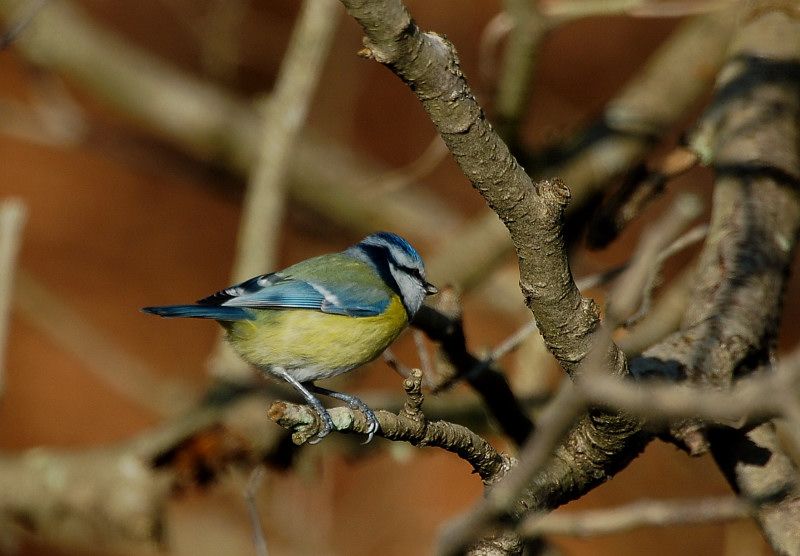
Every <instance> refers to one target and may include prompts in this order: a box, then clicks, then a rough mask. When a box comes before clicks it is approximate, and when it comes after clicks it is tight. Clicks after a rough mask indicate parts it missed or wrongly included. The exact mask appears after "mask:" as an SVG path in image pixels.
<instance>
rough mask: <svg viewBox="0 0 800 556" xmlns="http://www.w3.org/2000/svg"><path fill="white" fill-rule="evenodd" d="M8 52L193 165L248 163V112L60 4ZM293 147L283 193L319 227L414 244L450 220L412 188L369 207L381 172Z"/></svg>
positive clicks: (3, 8)
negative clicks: (321, 220)
mask: <svg viewBox="0 0 800 556" xmlns="http://www.w3.org/2000/svg"><path fill="white" fill-rule="evenodd" d="M23 3H24V0H0V14H2V15H3V16H4V17H9V15H10V14H12V13H13V11H14V10H15V9H16V8H17V7H18V6H20V5H22V4H23ZM16 46H17V48H18V51H19V52H20V53H21V54H23V55H24V56H25V57H26V58H27V59H28V60H30V62H31V63H33V64H35V65H37V66H39V67H44V68H48V69H51V70H53V71H58V72H61V73H63V74H64V75H66V76H67V77H69V78H70V80H71V81H72V82H73V83H75V84H76V85H78V86H81V87H83V88H84V89H85V90H87V91H88V92H90V93H91V94H93V95H94V96H96V97H97V98H99V99H100V100H101V101H103V102H105V103H107V104H108V105H110V106H112V107H114V108H116V109H117V110H119V111H121V112H122V113H123V114H126V115H127V116H129V117H130V118H132V119H133V120H135V121H137V122H139V123H140V124H142V125H143V126H144V127H145V128H148V129H151V130H153V131H154V132H156V133H158V134H159V135H161V136H162V137H164V138H165V139H167V140H169V141H171V142H172V143H174V144H175V145H177V146H178V147H179V148H181V149H183V150H185V151H187V152H189V153H190V154H192V155H193V156H196V157H198V158H201V159H203V160H208V161H213V162H216V163H220V164H224V165H225V166H227V167H229V168H231V169H232V170H234V171H237V172H239V173H247V172H248V171H249V169H250V168H251V167H252V165H253V164H254V162H255V159H256V152H257V149H258V143H259V140H260V135H259V133H260V130H261V126H260V116H259V114H258V113H257V111H256V110H255V109H254V108H253V107H251V106H250V105H248V104H247V103H245V102H243V101H241V100H239V99H237V98H235V97H233V96H232V95H230V94H229V93H227V92H225V91H224V90H222V89H219V88H217V87H216V86H214V85H212V84H211V83H208V82H204V81H201V80H198V79H196V78H194V77H192V76H190V75H188V74H186V73H184V72H181V71H180V70H178V69H177V68H175V67H173V66H171V65H169V64H168V63H166V62H164V61H162V60H160V59H158V58H157V57H155V56H153V55H151V54H149V53H147V52H145V51H144V50H142V49H139V48H137V47H135V46H133V45H132V44H130V43H129V42H127V41H125V40H124V39H123V38H122V37H120V36H119V35H116V34H114V33H113V32H111V31H108V30H106V29H103V28H101V27H99V26H98V25H96V24H94V23H93V22H92V21H91V20H90V19H89V18H88V17H87V16H86V15H85V14H84V13H83V12H82V11H81V9H80V8H79V7H78V6H77V5H75V4H74V3H71V2H70V1H69V0H59V1H58V2H52V3H50V4H49V5H48V6H47V7H46V9H43V10H42V11H41V12H40V13H39V14H38V15H37V17H36V18H35V19H34V20H33V21H32V22H31V24H30V29H29V32H27V33H25V34H24V36H22V37H20V40H19V41H17V43H16ZM296 147H297V148H296V150H295V152H294V153H293V154H292V157H291V160H290V162H291V164H290V168H289V172H290V178H291V187H290V191H289V193H290V195H291V196H292V198H293V199H295V200H296V201H298V202H300V203H302V204H304V205H306V206H308V207H310V208H312V209H314V210H315V211H317V212H318V213H319V214H321V215H324V216H325V217H326V218H329V219H331V220H333V221H335V222H338V223H341V224H343V225H346V226H348V227H350V228H353V229H355V230H357V231H359V232H371V231H375V230H376V229H392V230H396V231H398V232H400V233H402V234H403V235H405V236H407V237H409V238H410V239H412V240H419V241H421V242H423V243H424V242H430V240H431V239H432V238H436V237H439V236H440V235H441V234H442V233H443V232H447V231H448V230H452V229H453V228H454V227H455V225H456V223H457V222H458V221H459V218H458V216H457V215H455V214H454V213H453V211H452V210H450V209H449V208H448V207H447V206H446V205H445V204H444V203H442V202H440V201H439V200H438V199H436V198H434V197H433V196H432V195H430V194H428V193H427V192H426V191H424V190H423V189H422V188H419V187H414V188H406V189H404V190H403V191H400V192H397V193H396V194H388V195H387V196H386V198H385V199H384V200H383V202H381V203H375V202H374V200H372V199H369V196H368V195H365V194H364V192H365V185H366V184H369V182H370V180H371V179H373V178H374V176H376V175H380V174H382V173H384V172H385V169H382V168H379V167H378V166H377V165H375V164H374V163H372V162H370V161H368V160H366V159H364V158H363V157H358V156H356V155H354V154H353V153H352V152H350V151H349V150H347V149H343V148H341V147H337V146H334V145H332V144H331V143H330V142H326V141H324V140H322V139H320V138H319V137H318V136H315V135H314V134H313V133H311V132H305V133H304V134H303V136H302V140H301V141H299V142H297V144H296Z"/></svg>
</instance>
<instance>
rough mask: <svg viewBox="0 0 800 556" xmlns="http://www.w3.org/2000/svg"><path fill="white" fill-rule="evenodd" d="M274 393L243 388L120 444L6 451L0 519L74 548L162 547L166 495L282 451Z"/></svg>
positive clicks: (0, 467) (0, 465)
mask: <svg viewBox="0 0 800 556" xmlns="http://www.w3.org/2000/svg"><path fill="white" fill-rule="evenodd" d="M266 403H267V400H266V398H265V397H264V396H263V394H261V393H260V392H258V391H254V390H239V391H237V392H231V393H229V394H228V395H226V396H225V397H224V398H217V401H215V402H211V401H206V402H205V403H204V404H202V405H200V406H198V407H196V408H195V409H193V410H191V411H189V412H187V413H185V414H183V415H181V416H179V417H176V418H174V419H172V420H170V421H169V422H167V423H165V424H164V425H162V426H160V427H158V428H156V429H154V430H152V431H150V432H147V433H144V434H142V435H140V436H138V437H136V438H135V439H133V440H131V441H128V442H124V443H122V444H118V445H116V446H109V447H101V448H92V449H88V450H84V451H79V452H74V451H70V452H64V451H56V450H49V449H45V448H34V449H31V450H27V451H25V452H22V453H20V454H16V455H1V456H0V523H2V525H4V526H6V528H7V529H6V530H8V531H13V532H18V533H24V534H26V535H34V536H36V537H37V538H38V539H40V540H42V541H45V542H49V543H52V544H55V545H58V546H63V547H65V548H69V549H72V550H74V549H76V548H79V547H80V548H82V549H92V550H101V551H106V550H111V549H115V550H119V549H126V550H130V549H131V548H132V547H137V548H141V547H142V545H144V546H149V547H151V548H153V547H160V548H162V549H163V547H164V542H165V539H166V533H167V531H168V529H167V524H166V517H167V516H166V509H167V504H166V502H167V499H168V497H169V496H170V495H173V494H174V493H175V492H177V491H179V490H180V489H182V488H186V487H188V486H192V485H198V486H203V485H205V484H207V483H208V482H210V481H213V480H215V479H216V478H217V477H218V475H219V474H220V473H221V472H222V471H224V470H225V469H226V468H227V466H228V465H229V464H233V463H239V464H245V465H252V463H253V462H255V461H258V460H260V459H265V458H266V459H269V458H270V457H271V455H273V454H277V451H279V450H281V447H280V438H281V434H280V432H279V430H278V429H276V428H275V427H272V426H270V425H269V423H268V422H267V421H266V420H265V419H264V416H263V415H264V413H263V412H264V409H263V408H264V406H265V404H266Z"/></svg>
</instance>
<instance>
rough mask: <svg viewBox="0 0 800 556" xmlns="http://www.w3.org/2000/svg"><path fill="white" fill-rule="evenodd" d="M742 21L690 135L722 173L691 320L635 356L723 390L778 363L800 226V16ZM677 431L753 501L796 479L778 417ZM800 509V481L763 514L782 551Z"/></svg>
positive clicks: (773, 13)
mask: <svg viewBox="0 0 800 556" xmlns="http://www.w3.org/2000/svg"><path fill="white" fill-rule="evenodd" d="M740 18H741V21H743V22H744V24H743V25H742V27H741V29H740V30H739V32H738V35H737V39H736V41H735V43H734V45H733V47H732V50H731V52H730V54H729V60H728V62H727V64H726V66H725V68H724V69H723V71H722V72H721V73H720V75H719V78H718V82H717V87H716V90H715V95H714V98H713V100H712V103H711V105H710V106H709V108H708V109H707V110H706V112H705V114H704V115H703V117H702V118H701V120H700V122H699V123H698V125H697V127H696V130H695V132H694V133H693V134H692V136H691V137H690V140H689V145H690V146H691V147H692V148H694V149H695V151H696V152H697V153H698V154H700V156H701V158H702V159H703V160H704V161H706V162H709V163H711V164H713V166H714V168H715V170H716V172H717V180H716V184H715V188H714V206H713V212H712V218H711V225H710V229H709V233H708V239H707V240H706V242H705V245H704V249H703V251H702V253H701V255H700V260H699V263H698V272H697V274H696V275H695V281H694V285H693V288H692V293H691V295H690V300H689V304H688V308H687V311H686V313H685V315H684V319H683V322H682V325H681V329H680V330H679V331H678V332H677V333H675V334H673V335H672V336H670V337H669V338H667V340H665V341H664V342H662V343H660V344H658V345H657V346H654V347H652V348H650V349H648V350H646V351H645V352H644V353H643V356H642V357H641V358H640V361H639V362H634V363H633V364H632V367H633V366H634V365H639V364H640V365H641V366H642V367H643V368H649V369H651V370H652V371H653V372H654V373H655V374H658V373H659V372H662V373H664V374H665V375H666V374H667V373H672V374H675V373H678V374H682V375H684V376H685V377H686V378H687V380H689V381H690V382H691V383H693V384H696V385H698V386H705V387H708V386H711V387H715V388H720V389H726V388H730V386H731V384H732V383H733V382H734V380H735V379H736V378H738V377H741V376H743V375H746V374H748V373H751V372H753V370H754V369H758V368H761V367H762V366H765V365H769V360H770V353H771V351H772V349H773V345H774V342H775V340H776V331H777V329H778V322H779V320H780V315H781V312H782V303H783V295H782V294H783V291H784V288H785V285H786V276H787V274H788V270H789V268H790V265H791V263H792V260H793V258H794V252H795V247H796V242H797V234H798V230H800V199H799V198H798V195H797V188H798V184H800V153H798V148H797V145H798V144H800V139H799V138H800V78H798V76H800V70H799V69H798V68H800V23H798V20H797V18H794V17H792V15H791V14H790V13H789V12H788V11H786V10H784V9H783V7H782V6H781V5H779V4H775V3H773V2H769V1H760V2H754V3H747V4H742V5H741V13H740ZM795 403H796V401H795ZM796 426H797V427H798V428H800V425H796ZM672 433H673V435H674V437H675V438H676V439H677V440H678V441H679V442H682V443H683V444H684V445H685V446H686V448H687V449H688V450H689V451H690V452H691V453H701V452H703V451H705V450H706V449H707V448H708V446H709V443H710V444H711V449H712V451H713V452H714V455H715V458H716V459H717V461H718V464H719V465H720V467H721V468H722V469H723V470H725V471H726V474H727V476H728V478H729V480H730V481H731V482H732V484H734V485H735V487H736V488H738V489H739V490H740V492H741V493H742V495H743V496H744V497H745V498H747V499H751V500H758V499H763V497H764V496H765V495H769V493H770V492H772V491H774V490H775V487H776V485H777V486H784V487H785V485H796V483H797V475H798V470H797V467H796V466H795V465H793V464H792V462H791V460H790V459H789V457H788V456H787V455H786V454H785V452H784V450H782V449H781V447H780V445H779V442H778V441H777V438H776V437H775V432H774V429H773V427H772V426H771V425H768V424H765V425H762V426H760V427H757V428H756V429H753V430H751V431H746V432H744V431H738V432H734V433H731V434H725V435H719V434H716V433H714V435H713V436H712V437H711V438H710V439H708V438H707V437H706V434H705V427H704V426H703V425H702V423H698V422H696V421H693V420H688V421H684V422H682V423H676V424H675V425H674V426H673V427H672ZM714 439H716V440H714ZM754 452H757V453H759V455H758V458H759V459H760V460H762V463H761V464H759V465H754V464H753V457H754ZM798 516H800V490H794V491H793V492H792V494H791V495H790V496H786V497H784V498H783V499H782V500H781V502H780V503H779V504H776V505H773V506H771V507H770V508H769V509H765V510H764V511H759V514H758V518H759V523H760V524H761V526H762V528H763V530H764V532H765V535H766V537H767V539H768V541H769V542H770V544H771V545H772V546H773V548H774V549H775V551H776V552H779V553H789V554H790V553H795V552H798V551H800V544H798V539H800V534H798V523H800V520H798Z"/></svg>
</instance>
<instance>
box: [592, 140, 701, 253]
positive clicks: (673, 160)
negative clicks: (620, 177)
mask: <svg viewBox="0 0 800 556" xmlns="http://www.w3.org/2000/svg"><path fill="white" fill-rule="evenodd" d="M698 162H699V157H698V156H697V154H696V153H695V152H694V151H692V150H691V149H687V148H685V147H677V148H675V149H673V150H672V151H671V152H670V153H669V154H668V155H667V156H666V157H665V158H664V160H662V161H661V163H660V164H659V165H658V167H656V168H654V169H649V168H646V167H645V166H644V164H642V165H641V167H640V168H641V171H639V169H636V170H634V171H633V172H631V173H630V174H629V175H628V177H627V178H626V180H625V182H624V183H623V184H622V185H621V186H620V188H619V189H618V190H617V191H615V192H614V193H612V194H611V196H610V198H608V199H607V200H606V201H604V202H603V204H602V205H601V206H600V208H599V209H598V210H597V211H596V212H595V214H594V216H593V217H592V221H591V222H590V223H589V229H588V230H587V233H586V243H587V245H588V246H589V248H591V249H601V248H603V247H605V246H606V245H608V244H610V243H611V242H612V241H614V240H615V239H616V238H617V237H618V236H619V234H620V233H621V232H622V230H624V229H625V227H626V226H627V225H628V224H629V223H630V222H632V221H633V219H634V218H636V217H638V216H639V215H640V214H641V213H642V212H643V211H644V209H645V208H646V207H647V205H648V204H649V203H650V202H652V201H653V200H654V199H655V198H656V197H657V196H659V195H660V194H662V193H663V192H664V189H665V188H666V186H667V183H668V182H669V181H670V180H672V179H674V178H676V177H677V176H680V175H681V174H683V173H685V172H688V171H689V170H691V169H692V168H694V167H695V166H696V165H697V164H698Z"/></svg>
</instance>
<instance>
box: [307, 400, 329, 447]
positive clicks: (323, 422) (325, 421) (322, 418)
mask: <svg viewBox="0 0 800 556" xmlns="http://www.w3.org/2000/svg"><path fill="white" fill-rule="evenodd" d="M312 409H314V411H315V412H316V413H317V417H319V423H320V424H319V432H317V434H316V436H314V437H313V438H310V439H309V440H308V443H309V444H316V443H318V442H319V441H320V440H322V439H323V438H325V437H326V436H328V435H329V434H330V433H331V431H332V430H333V419H331V415H330V413H328V412H327V411H326V410H325V409H324V408H323V409H320V408H319V407H315V406H313V405H312Z"/></svg>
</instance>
